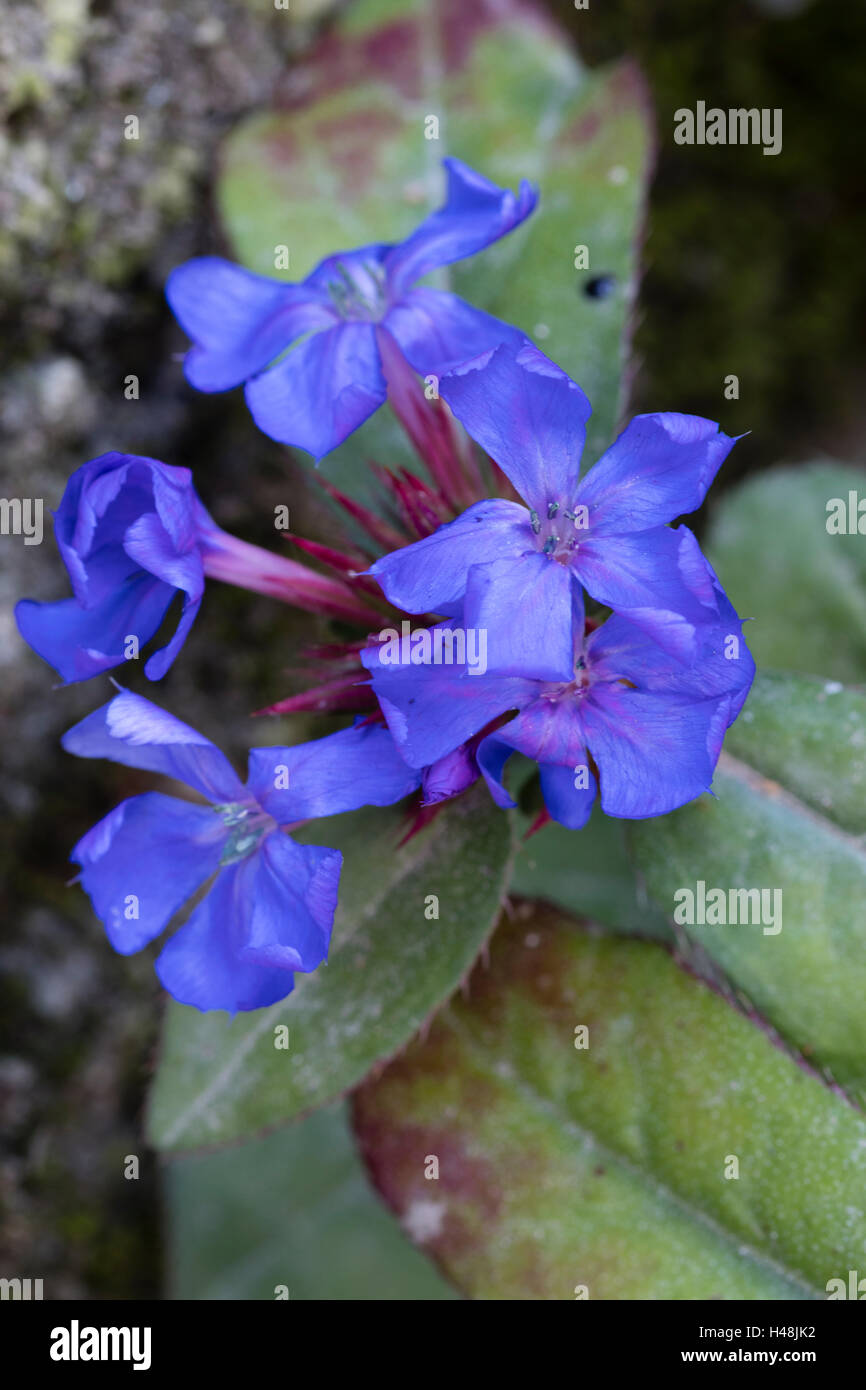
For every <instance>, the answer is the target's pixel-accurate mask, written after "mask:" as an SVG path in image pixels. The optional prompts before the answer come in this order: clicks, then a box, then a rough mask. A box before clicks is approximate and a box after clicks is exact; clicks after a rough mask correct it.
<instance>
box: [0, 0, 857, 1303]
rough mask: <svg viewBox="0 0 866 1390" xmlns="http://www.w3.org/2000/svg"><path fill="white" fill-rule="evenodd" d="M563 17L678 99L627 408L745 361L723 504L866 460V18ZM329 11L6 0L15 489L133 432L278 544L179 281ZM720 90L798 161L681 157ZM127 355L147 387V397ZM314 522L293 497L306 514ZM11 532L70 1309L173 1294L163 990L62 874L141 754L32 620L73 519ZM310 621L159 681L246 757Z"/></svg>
mask: <svg viewBox="0 0 866 1390" xmlns="http://www.w3.org/2000/svg"><path fill="white" fill-rule="evenodd" d="M551 9H552V11H553V12H554V14H555V15H556V18H557V19H558V20H559V21H560V22H561V23H562V25H563V26H564V27H565V28H566V30H567V31H568V32H569V33H570V34H571V35H572V36H573V38H574V40H575V42H576V43H577V44H578V45H579V49H580V53H581V56H582V58H583V59H584V61H585V62H586V63H588V64H589V65H591V66H595V65H598V64H601V63H604V62H607V61H608V60H610V59H613V58H616V57H618V56H621V55H623V54H628V55H630V56H632V57H634V58H635V59H637V61H638V62H639V63H640V65H641V66H642V68H643V71H644V73H645V75H646V78H647V81H648V83H649V87H650V91H651V97H652V102H653V105H654V108H655V111H656V118H657V125H658V165H657V171H656V177H655V180H654V183H653V186H652V190H651V197H650V205H649V210H648V223H647V241H646V248H645V256H644V267H645V269H644V278H643V284H642V289H641V294H640V298H639V305H638V308H639V313H638V318H637V322H636V333H635V353H636V364H637V371H636V375H635V378H634V382H633V392H632V403H631V404H632V409H633V410H682V411H694V412H697V413H700V414H703V415H707V416H710V417H711V418H717V415H718V402H719V399H720V394H721V383H722V381H723V380H724V377H725V376H727V375H728V374H730V373H735V374H736V375H737V376H738V377H739V379H740V401H739V403H738V405H737V415H736V420H735V425H736V428H739V429H742V430H744V431H745V430H750V431H751V434H750V435H749V437H748V438H747V439H745V440H744V441H743V442H742V444H741V445H740V446H738V448H737V450H736V451H735V453H734V454H733V455H732V457H731V461H730V463H729V464H728V465H727V467H726V469H725V471H724V473H723V475H722V477H721V478H720V480H719V483H718V484H717V489H716V493H717V495H718V494H720V493H721V492H723V491H724V489H725V488H727V487H730V486H731V484H732V483H736V481H737V480H738V479H739V478H741V477H742V476H743V475H744V474H745V473H748V472H753V471H755V470H759V469H762V468H766V467H769V466H772V465H773V464H776V463H779V462H786V463H793V464H797V463H805V462H808V461H811V460H812V459H814V458H816V457H820V456H823V455H830V456H833V457H836V458H839V459H842V460H844V461H849V462H853V463H859V462H862V459H863V453H864V440H866V404H864V402H866V393H864V389H863V388H864V384H866V353H864V339H863V332H862V324H863V322H864V308H866V303H864V301H866V257H864V254H863V247H864V245H866V204H864V186H863V183H862V181H861V179H859V178H858V175H860V174H861V171H862V152H861V144H862V141H861V132H862V130H863V128H864V126H866V84H864V83H863V80H862V64H863V59H864V55H866V7H864V6H862V5H860V6H856V5H851V4H850V3H849V0H812V2H811V3H810V0H728V3H727V4H725V5H724V6H720V5H719V4H718V3H717V0H660V3H658V4H655V5H652V6H648V5H647V4H646V3H645V0H590V7H589V9H587V10H580V11H578V10H575V8H574V5H573V4H572V3H569V0H557V3H555V4H553V5H552V6H551ZM329 13H330V12H329V7H328V6H327V5H325V4H320V3H317V2H316V0H292V3H291V7H290V12H289V16H288V17H287V15H286V14H285V13H284V12H281V11H277V10H276V9H275V6H274V4H273V3H272V0H186V3H185V4H184V5H183V7H173V6H169V5H164V6H163V5H160V4H158V3H149V4H147V5H142V4H140V3H138V0H23V2H22V3H16V2H15V0H7V3H6V6H5V8H4V10H3V12H2V16H0V68H2V73H0V93H2V95H0V110H2V117H3V130H2V133H0V341H2V343H3V345H4V358H5V360H4V367H3V375H2V381H0V437H2V445H3V447H2V480H0V495H3V496H8V497H12V496H21V495H28V496H42V497H44V498H45V499H46V506H54V505H56V503H57V502H58V501H59V498H60V496H61V494H62V491H63V487H64V485H65V482H66V479H67V477H68V476H69V474H70V473H71V472H72V471H73V469H74V468H76V467H77V466H78V465H79V464H80V463H81V462H83V461H84V460H85V459H87V458H91V457H93V456H94V455H96V454H99V453H101V452H103V451H105V450H106V449H109V448H116V449H125V450H130V451H135V452H138V453H143V454H151V455H153V456H155V457H158V458H161V459H164V460H165V461H167V462H170V463H176V464H185V465H187V466H189V467H191V468H192V469H193V470H194V473H195V478H196V485H197V487H198V489H199V491H200V493H201V495H202V497H203V499H204V501H205V503H206V505H208V506H209V507H210V509H211V510H212V511H213V513H214V515H215V516H216V519H217V520H218V521H219V522H220V523H221V524H222V525H223V526H226V527H228V528H229V529H235V530H237V531H238V532H240V533H241V534H243V535H244V536H246V537H247V538H248V539H252V540H259V541H260V542H261V543H263V544H267V543H270V544H273V527H272V524H271V520H270V518H272V516H273V505H274V504H275V503H277V502H281V501H284V500H285V495H286V482H285V478H286V468H287V463H286V457H285V454H284V452H283V451H282V450H281V449H280V448H279V446H277V445H275V444H272V443H271V442H270V441H269V440H267V439H266V438H265V437H264V436H262V435H260V434H258V433H256V431H255V430H254V429H253V428H252V426H251V424H250V422H249V420H248V418H247V416H246V414H245V411H244V407H243V401H242V397H241V396H240V394H239V393H232V394H230V395H229V396H217V397H210V398H206V397H202V396H196V395H195V394H194V393H193V392H192V391H191V390H189V389H188V388H187V387H186V385H185V383H184V381H183V377H182V374H181V371H180V368H179V365H178V358H179V354H180V353H181V352H182V350H183V346H184V341H183V339H182V336H181V335H180V333H179V331H178V329H177V328H176V326H175V324H174V322H173V320H172V319H171V317H170V315H169V313H168V311H167V308H166V306H165V302H164V300H163V296H162V286H163V284H164V281H165V277H166V275H167V273H168V271H169V270H170V269H171V268H172V266H174V265H176V264H178V263H179V262H180V261H182V260H184V259H185V258H187V257H188V256H190V255H195V254H199V253H202V252H206V251H215V250H220V249H224V248H222V246H221V243H220V240H219V234H218V230H217V229H216V227H215V219H214V214H213V205H212V196H211V195H212V179H213V171H214V168H215V163H216V160H217V158H218V151H219V145H220V140H221V138H222V136H223V135H224V134H225V132H226V131H227V130H229V129H230V128H231V126H232V124H233V123H234V122H236V121H237V120H238V119H239V118H240V117H241V116H243V115H244V114H246V113H248V112H250V111H254V110H255V109H257V108H258V107H260V106H264V105H267V104H269V103H272V102H274V101H276V102H279V100H280V93H281V91H284V90H286V83H287V82H289V81H290V76H291V72H292V69H293V65H295V64H297V62H298V60H299V57H300V56H301V55H302V54H303V52H304V50H305V49H306V48H307V47H309V45H310V44H311V43H313V42H315V40H316V36H317V33H318V30H319V29H320V28H321V27H322V26H327V24H328V22H329ZM699 99H704V100H707V102H708V104H710V105H713V104H715V105H718V106H722V107H729V106H738V107H739V106H745V107H750V106H755V105H757V106H761V107H771V108H775V107H781V108H782V110H783V113H784V127H783V134H784V144H783V152H782V154H781V155H780V156H778V157H776V158H772V157H767V158H759V159H758V158H756V159H749V160H746V159H742V158H740V157H739V152H738V151H736V150H734V149H731V148H725V147H706V146H705V147H699V146H692V147H679V146H676V145H675V144H674V142H673V127H674V120H673V113H674V111H675V110H676V109H677V108H678V107H681V106H690V107H694V104H695V102H696V101H697V100H699ZM130 111H143V112H146V113H147V117H148V130H149V139H148V142H147V144H146V148H142V149H138V150H136V154H135V157H134V158H130V155H129V149H128V146H127V143H126V142H125V141H124V139H123V134H122V130H123V117H124V115H125V114H126V113H127V112H130ZM580 311H581V306H580V305H579V304H577V303H576V305H575V312H576V313H577V312H580ZM130 373H132V374H135V375H137V376H138V378H139V382H140V398H139V400H138V401H137V402H135V404H134V405H133V404H131V403H130V402H128V401H126V400H125V399H124V389H123V388H124V378H125V377H126V376H127V375H128V374H130ZM728 418H729V417H727V416H726V419H728ZM291 466H292V465H291V464H290V465H289V467H291ZM302 521H303V517H302V516H295V515H294V514H293V518H292V524H293V527H294V526H297V527H298V529H302V526H301V524H300V523H302ZM46 525H47V518H46ZM0 544H2V557H3V564H2V571H0V664H2V679H0V692H2V693H0V718H2V725H3V727H2V730H0V732H2V773H3V775H2V798H0V817H2V833H0V878H2V885H0V893H2V899H0V901H2V928H0V931H2V936H0V972H2V997H0V1019H2V1023H0V1028H2V1038H0V1128H2V1134H3V1152H2V1158H0V1208H2V1247H0V1272H2V1273H4V1274H6V1273H8V1274H12V1273H17V1274H19V1275H22V1276H27V1275H32V1276H34V1277H37V1276H38V1277H43V1278H44V1279H45V1281H46V1286H47V1287H50V1296H51V1297H54V1298H104V1297H111V1298H147V1297H158V1296H160V1292H161V1289H162V1249H161V1244H160V1240H159V1238H158V1232H159V1229H160V1207H159V1190H158V1182H157V1167H156V1164H155V1161H154V1160H153V1159H152V1157H151V1156H149V1155H148V1154H147V1153H146V1151H145V1149H144V1148H143V1145H142V1141H141V1138H140V1118H141V1109H142V1104H143V1096H144V1091H145V1087H146V1083H147V1079H148V1076H149V1074H150V1070H151V1068H152V1065H153V1059H154V1052H155V1047H156V1041H157V1029H158V1022H159V1003H160V999H159V991H158V989H157V986H156V981H155V978H154V976H153V972H152V968H151V962H150V959H149V958H147V957H144V956H143V957H140V958H136V957H133V958H130V959H121V958H119V957H115V956H114V955H113V954H112V953H111V952H110V950H109V949H108V948H107V947H106V945H105V942H104V939H103V936H102V931H101V928H100V926H99V924H98V923H97V922H96V921H95V919H94V918H93V916H92V915H91V913H90V911H89V906H88V904H87V902H86V899H85V898H84V896H83V894H82V893H81V892H80V891H78V890H71V889H69V888H68V887H67V886H66V884H67V882H68V879H69V877H70V876H71V875H70V866H69V865H68V862H67V856H68V853H69V849H70V847H71V846H72V845H73V844H74V843H75V841H76V840H77V838H78V837H79V836H80V835H81V834H82V833H83V832H84V830H86V829H87V828H88V827H89V825H91V824H92V823H93V821H94V820H96V819H98V818H99V817H100V816H101V815H103V814H104V813H105V811H106V810H107V809H108V808H109V807H110V806H111V805H113V804H114V802H115V801H116V800H117V799H119V798H120V797H121V796H122V795H129V794H131V792H134V791H136V790H138V789H139V788H138V786H137V785H135V784H134V780H133V784H132V785H131V783H130V776H129V773H128V771H124V772H123V773H121V771H120V770H119V769H114V768H111V767H109V766H107V765H103V764H93V765H91V764H89V763H86V762H73V761H72V760H71V759H68V758H66V757H65V756H64V755H63V754H61V753H60V752H59V750H58V748H57V742H56V740H57V737H58V735H59V734H60V733H61V732H62V731H63V729H65V728H67V727H69V725H70V724H71V723H73V722H74V720H75V719H77V718H79V717H81V716H82V715H83V714H84V713H86V712H87V711H89V710H90V709H91V708H93V706H94V703H95V700H94V693H93V691H92V690H88V689H82V688H81V687H72V688H70V689H68V690H65V691H62V692H60V691H56V692H53V691H52V685H53V679H54V678H53V675H52V673H51V671H50V670H49V668H48V667H47V666H45V665H44V664H43V663H42V662H41V661H39V660H38V658H36V657H35V656H33V655H32V654H31V653H30V652H29V651H28V649H27V648H26V647H25V646H24V644H23V643H22V642H21V641H20V640H19V638H18V636H17V632H16V629H15V625H14V621H13V618H12V609H13V606H14V603H15V601H16V600H17V599H18V598H19V597H22V596H25V595H26V596H29V597H34V598H46V599H47V598H57V597H60V596H61V595H63V594H65V593H66V581H65V576H64V574H63V572H62V568H61V566H60V563H59V560H58V558H57V554H56V550H55V547H54V545H53V542H52V540H51V537H50V534H49V533H48V529H47V530H46V541H45V544H43V545H42V546H25V545H24V544H23V542H22V540H21V538H17V537H4V538H2V540H0ZM292 621H293V619H292V615H291V612H290V611H289V610H286V609H279V608H278V606H277V605H274V604H271V603H269V602H268V601H267V600H264V599H261V600H258V599H256V598H254V597H253V596H250V595H245V594H244V595H241V594H237V593H235V592H234V591H232V590H228V589H226V590H224V591H223V592H222V593H221V594H220V602H219V603H218V604H217V603H214V604H210V605H208V604H206V605H205V608H204V610H203V613H202V616H201V618H200V620H199V622H198V624H197V626H196V629H195V632H194V633H193V635H192V637H191V639H190V641H189V642H188V643H187V646H186V649H185V653H184V661H183V662H181V663H179V665H178V667H177V668H176V669H175V670H174V671H172V672H171V673H170V675H169V677H168V678H167V679H166V681H165V682H164V685H163V687H162V690H163V691H164V692H165V703H166V705H167V706H168V707H169V708H175V709H183V711H184V717H185V718H186V719H188V720H189V722H191V723H193V724H199V725H200V726H201V727H202V728H204V729H206V730H207V732H208V733H209V735H210V736H212V737H213V738H214V739H215V740H216V741H219V739H220V737H222V738H223V739H224V746H225V747H226V748H227V750H229V751H233V752H235V753H237V752H238V751H239V749H240V747H241V739H240V738H239V734H238V730H239V729H241V730H242V729H243V727H244V726H243V721H244V720H245V718H246V716H247V714H248V713H249V711H250V710H251V709H253V708H256V707H258V706H260V705H261V704H262V703H263V699H262V689H263V688H266V689H267V691H268V693H270V691H271V690H273V697H274V698H276V697H277V696H278V695H279V694H280V693H285V692H284V691H282V690H281V689H280V687H279V685H277V686H276V687H274V673H273V660H272V655H271V654H272V653H273V651H274V650H279V648H280V644H284V645H285V644H286V641H287V637H288V636H289V635H290V631H291V625H292ZM229 652H230V654H231V669H230V670H226V669H225V658H226V654H227V653H229ZM266 655H267V657H268V659H267V660H266ZM105 693H106V694H107V692H105ZM121 778H122V781H121ZM141 785H142V789H143V787H144V786H145V785H146V779H144V780H143V781H142V784H141ZM121 787H122V789H121ZM129 1154H137V1155H139V1156H140V1157H141V1177H140V1179H139V1180H138V1181H137V1182H135V1183H130V1182H128V1181H126V1180H125V1179H124V1176H123V1167H124V1158H125V1156H126V1155H129Z"/></svg>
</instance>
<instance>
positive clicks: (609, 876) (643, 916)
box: [511, 793, 674, 942]
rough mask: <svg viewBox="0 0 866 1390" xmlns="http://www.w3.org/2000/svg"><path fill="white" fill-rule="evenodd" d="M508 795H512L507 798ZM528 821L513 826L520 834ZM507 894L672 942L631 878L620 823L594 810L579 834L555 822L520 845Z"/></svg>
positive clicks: (664, 924) (665, 926) (662, 918)
mask: <svg viewBox="0 0 866 1390" xmlns="http://www.w3.org/2000/svg"><path fill="white" fill-rule="evenodd" d="M512 794H513V793H512ZM530 823H531V818H530V817H521V818H519V820H518V827H519V830H520V831H521V832H522V833H524V834H525V832H526V829H528V825H529V824H530ZM511 892H512V893H516V894H518V895H519V896H521V897H524V898H536V899H543V900H544V901H545V902H549V903H553V904H555V905H556V906H557V907H562V908H565V909H566V911H569V912H575V913H578V914H580V913H582V914H583V915H584V916H586V917H591V918H592V920H593V921H594V922H598V923H601V924H602V925H604V926H606V927H611V928H613V929H615V930H617V931H621V932H628V933H629V934H634V935H636V936H647V937H654V938H657V939H659V940H663V941H671V942H672V941H673V940H674V934H673V931H672V929H671V927H670V925H669V923H668V921H667V918H666V917H665V915H664V913H663V912H662V911H661V910H660V909H659V908H658V907H657V906H656V905H655V903H653V902H651V901H649V899H648V896H647V893H646V891H645V889H644V887H643V885H642V884H641V883H639V882H638V880H637V878H636V877H635V872H634V866H633V864H632V862H631V860H630V858H629V855H628V851H627V849H626V844H625V825H624V822H623V821H620V820H613V819H612V817H610V816H605V815H602V814H601V811H600V810H599V809H598V808H596V809H595V810H594V811H593V813H592V815H591V816H590V819H589V822H588V823H587V825H586V826H585V827H584V828H583V830H581V831H574V830H566V828H565V826H563V825H557V824H556V823H555V822H554V821H551V822H550V823H549V824H547V825H545V826H544V828H543V829H542V830H539V831H537V832H536V834H534V835H533V836H532V837H531V838H530V839H529V840H526V841H524V842H522V843H521V844H520V848H519V850H518V853H517V855H516V857H515V861H514V872H513V874H512V876H511Z"/></svg>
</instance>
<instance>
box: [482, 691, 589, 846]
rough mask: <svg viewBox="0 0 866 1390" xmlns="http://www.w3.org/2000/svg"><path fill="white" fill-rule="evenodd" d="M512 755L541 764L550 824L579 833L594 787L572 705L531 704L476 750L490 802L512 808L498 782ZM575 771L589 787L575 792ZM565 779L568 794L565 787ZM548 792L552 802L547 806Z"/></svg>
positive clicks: (569, 702) (563, 702)
mask: <svg viewBox="0 0 866 1390" xmlns="http://www.w3.org/2000/svg"><path fill="white" fill-rule="evenodd" d="M512 753H522V754H523V755H524V757H527V758H531V759H532V760H533V761H534V762H537V763H539V764H540V767H541V776H542V788H543V790H544V791H545V801H546V803H547V808H548V810H549V811H550V814H551V815H552V816H553V817H554V819H556V820H559V821H561V823H562V824H563V825H568V826H569V827H570V828H571V829H575V830H577V829H580V827H581V826H582V825H583V824H585V822H586V819H587V818H588V816H589V813H590V810H591V808H592V801H593V798H594V796H595V782H594V778H593V776H592V773H591V772H590V771H589V767H588V764H587V758H586V751H585V748H584V735H583V727H582V724H581V721H580V712H579V708H578V705H577V703H576V702H575V701H574V700H569V699H565V700H561V701H558V702H554V701H549V700H545V699H540V700H535V701H533V703H531V704H529V705H528V706H527V707H526V709H524V710H523V712H522V713H521V714H518V716H517V718H516V719H513V720H512V721H511V723H509V724H505V725H504V726H503V727H502V728H501V729H497V730H496V731H495V732H494V733H492V734H488V735H487V737H486V738H484V739H482V741H481V743H480V744H479V745H478V765H479V767H480V768H481V771H482V773H483V775H484V778H485V780H486V782H487V785H488V787H489V788H490V791H491V794H492V796H493V799H494V801H496V803H497V805H499V806H513V805H514V802H513V801H512V800H511V798H510V797H509V795H508V793H507V792H506V790H505V787H504V785H503V782H502V774H503V771H504V768H505V764H506V762H507V761H508V759H509V758H510V757H511V754H512ZM578 768H581V769H583V770H585V771H586V773H587V776H588V783H589V785H588V787H587V788H584V789H578V788H576V787H575V785H574V782H575V776H576V773H577V770H578ZM566 778H567V779H568V782H569V783H570V790H569V789H568V788H567V787H566ZM547 789H549V790H550V795H551V800H548V797H547V794H546V793H547Z"/></svg>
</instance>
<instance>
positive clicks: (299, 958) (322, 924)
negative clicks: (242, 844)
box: [156, 834, 342, 1014]
mask: <svg viewBox="0 0 866 1390" xmlns="http://www.w3.org/2000/svg"><path fill="white" fill-rule="evenodd" d="M341 864H342V856H341V855H340V854H339V853H338V852H337V851H335V850H329V849H324V848H322V847H320V846H317V845H296V844H294V843H293V842H292V841H291V840H289V839H288V837H286V836H283V835H280V834H271V835H269V836H268V837H267V838H266V839H265V840H264V841H263V842H262V845H261V848H260V849H259V851H258V852H257V853H255V854H253V855H251V856H250V857H249V858H248V859H244V860H241V861H240V862H239V863H237V864H233V865H230V866H229V867H228V868H226V869H224V870H223V871H222V873H221V874H220V875H219V877H218V878H217V880H216V882H215V883H214V885H213V887H212V889H211V891H210V893H209V894H208V895H207V897H206V898H205V899H204V901H203V902H202V903H200V904H199V906H198V907H197V908H196V909H195V911H194V912H193V913H192V914H191V916H190V918H189V921H188V922H186V923H185V924H184V926H182V927H181V928H180V930H179V931H178V932H177V933H176V935H175V936H173V937H172V938H171V940H170V941H169V942H168V943H167V945H166V946H165V947H164V949H163V951H162V953H161V954H160V956H159V958H158V959H157V962H156V971H157V974H158V975H159V978H160V980H161V981H162V983H163V985H164V986H165V988H166V989H167V990H168V991H169V993H170V994H172V995H173V996H174V998H175V999H177V1000H178V1001H179V1002H180V1003H182V1004H189V1005H191V1006H193V1007H194V1008H197V1009H201V1010H202V1011H207V1010H211V1009H222V1010H226V1011H227V1012H228V1013H230V1014H235V1013H237V1011H238V1010H239V1009H259V1008H263V1007H264V1006H265V1005H268V1004H273V1003H276V1001H277V1000H279V999H284V998H285V997H286V995H287V994H289V993H290V992H291V990H292V988H293V987H294V973H293V972H294V971H295V970H312V969H314V968H315V967H316V965H318V964H319V963H320V962H321V961H322V960H323V959H324V958H325V956H326V954H327V949H328V942H329V939H330V933H331V926H332V923H333V917H334V911H335V908H336V903H337V889H338V886H339V877H340V868H341Z"/></svg>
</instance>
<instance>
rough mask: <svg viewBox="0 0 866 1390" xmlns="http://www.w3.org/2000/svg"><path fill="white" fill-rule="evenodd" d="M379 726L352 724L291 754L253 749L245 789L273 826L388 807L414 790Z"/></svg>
mask: <svg viewBox="0 0 866 1390" xmlns="http://www.w3.org/2000/svg"><path fill="white" fill-rule="evenodd" d="M420 781H421V777H420V774H419V773H418V772H417V771H415V770H414V769H412V768H410V767H409V766H408V764H407V763H406V762H405V760H404V759H403V758H402V757H401V756H400V753H399V752H398V751H397V748H396V746H395V743H394V739H393V738H392V736H391V734H390V733H389V732H388V730H387V729H386V728H384V727H383V726H382V725H381V724H364V723H358V724H356V725H355V727H354V728H351V729H342V730H340V731H339V732H338V733H336V734H329V735H328V736H327V737H326V738H318V739H313V740H312V741H311V742H309V743H299V744H296V745H295V746H294V747H293V748H282V747H273V748H253V749H252V750H251V752H250V763H249V778H248V781H247V788H248V790H249V792H250V793H251V794H252V795H253V796H254V797H255V798H256V800H257V801H258V803H259V805H260V806H262V807H264V809H265V810H266V811H267V812H268V814H269V815H271V816H273V818H274V820H275V821H276V822H277V824H278V825H289V824H291V823H292V822H293V821H300V820H308V819H311V818H313V817H319V816H335V815H338V814H340V813H341V812H343V811H355V810H357V809H358V807H359V806H391V805H393V804H394V802H395V801H402V800H403V797H404V796H408V795H409V793H410V792H412V791H414V790H415V788H416V787H417V786H419V785H420Z"/></svg>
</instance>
